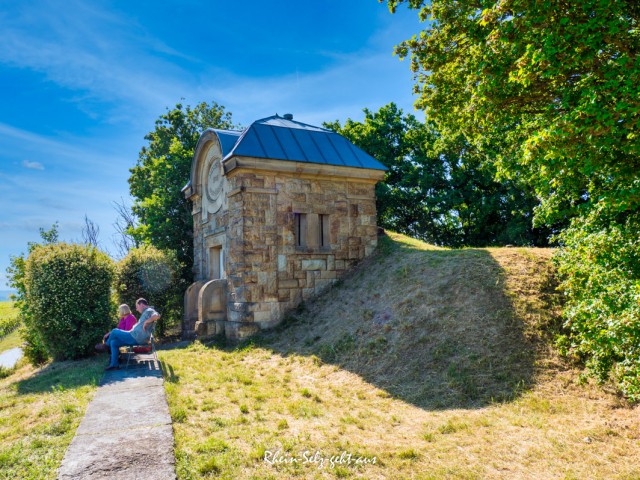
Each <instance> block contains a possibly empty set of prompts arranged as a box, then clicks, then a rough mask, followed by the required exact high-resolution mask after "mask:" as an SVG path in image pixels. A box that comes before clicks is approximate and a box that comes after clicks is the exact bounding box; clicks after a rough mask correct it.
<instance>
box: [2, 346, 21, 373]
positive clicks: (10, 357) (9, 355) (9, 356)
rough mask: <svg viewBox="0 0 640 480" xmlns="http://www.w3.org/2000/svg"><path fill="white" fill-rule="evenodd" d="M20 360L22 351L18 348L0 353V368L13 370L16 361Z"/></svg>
mask: <svg viewBox="0 0 640 480" xmlns="http://www.w3.org/2000/svg"><path fill="white" fill-rule="evenodd" d="M21 358H22V349H21V348H20V347H15V348H10V349H9V350H5V351H4V352H2V353H0V367H4V368H13V367H14V366H15V364H16V363H18V360H20V359H21Z"/></svg>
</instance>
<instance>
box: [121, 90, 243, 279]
mask: <svg viewBox="0 0 640 480" xmlns="http://www.w3.org/2000/svg"><path fill="white" fill-rule="evenodd" d="M207 128H221V129H233V128H236V125H234V124H233V122H232V119H231V113H229V112H225V109H224V107H223V106H221V105H218V104H217V103H215V102H212V103H211V104H208V103H206V102H202V103H199V104H198V105H196V106H195V107H194V108H191V107H190V106H188V105H187V106H186V107H183V105H182V104H180V103H178V104H177V105H176V106H175V108H173V109H172V110H168V111H167V112H166V113H165V114H163V115H160V117H159V118H158V119H157V120H156V122H155V129H154V130H153V131H152V132H149V133H148V134H147V135H146V136H145V137H144V138H145V140H147V141H148V142H149V143H148V145H147V146H144V147H142V149H141V150H140V154H139V156H138V161H137V163H136V165H135V166H134V167H133V168H131V170H130V172H131V176H130V177H129V188H130V192H131V195H132V196H133V197H134V204H133V207H132V210H133V212H134V214H135V215H136V216H137V217H138V220H139V225H138V226H136V227H134V228H133V232H132V233H133V236H134V238H135V239H136V240H137V241H138V242H140V243H144V244H151V245H153V246H155V247H157V248H159V249H161V250H174V251H175V252H176V255H177V258H178V261H179V262H180V263H181V264H182V266H183V268H182V274H181V277H182V278H183V279H184V280H186V281H190V280H191V276H192V274H191V269H192V266H193V217H192V216H191V204H190V202H189V201H187V200H186V199H185V198H184V195H183V194H182V192H181V189H182V187H184V186H185V185H186V184H187V182H188V181H189V177H190V171H191V160H192V158H193V153H194V150H195V147H196V144H197V142H198V138H199V137H200V134H201V133H202V132H203V131H204V130H205V129H207Z"/></svg>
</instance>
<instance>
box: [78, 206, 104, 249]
mask: <svg viewBox="0 0 640 480" xmlns="http://www.w3.org/2000/svg"><path fill="white" fill-rule="evenodd" d="M99 236H100V227H99V226H98V225H97V224H96V223H95V222H94V221H93V220H91V219H90V218H89V217H88V216H87V215H86V214H85V216H84V226H83V227H82V243H84V244H85V245H93V246H94V247H97V246H98V243H99V241H98V237H99Z"/></svg>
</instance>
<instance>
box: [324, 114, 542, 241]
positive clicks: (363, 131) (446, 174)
mask: <svg viewBox="0 0 640 480" xmlns="http://www.w3.org/2000/svg"><path fill="white" fill-rule="evenodd" d="M364 113H365V119H364V122H355V121H353V120H351V119H348V120H347V121H346V123H345V125H344V126H341V125H340V123H339V122H337V121H336V122H332V123H325V127H327V128H330V129H332V130H334V131H336V132H338V133H340V134H341V135H343V136H345V137H346V138H348V139H349V140H351V141H352V142H353V143H355V144H356V145H358V146H359V147H360V148H362V149H363V150H365V151H367V152H368V153H370V154H371V155H373V156H374V157H375V158H377V159H378V160H379V161H381V162H382V163H383V164H384V165H385V166H386V167H387V168H388V171H387V174H386V175H385V178H384V180H383V181H382V182H380V183H378V185H377V186H376V200H377V210H378V223H379V225H381V226H383V227H385V228H390V229H392V230H396V231H399V232H401V233H405V234H408V235H411V236H413V237H416V238H420V239H423V240H427V241H430V242H433V243H436V244H439V245H448V246H462V245H473V246H484V245H496V244H508V243H511V244H518V245H530V244H537V245H538V244H545V243H546V241H547V236H545V234H544V233H545V232H542V231H540V230H534V229H533V228H532V216H531V214H530V211H531V209H532V208H533V206H534V205H535V203H536V200H535V198H533V197H532V195H531V194H530V192H529V191H528V190H526V189H524V188H523V186H521V185H517V184H516V183H515V182H514V181H511V180H503V181H500V182H498V181H496V180H495V178H494V177H495V167H494V166H493V165H492V164H491V163H489V162H487V161H486V160H485V159H484V157H483V156H482V155H481V154H480V153H479V152H477V150H476V149H474V148H473V147H472V146H471V145H469V143H468V142H466V141H465V139H464V138H463V137H460V136H458V137H456V138H454V139H451V140H449V139H445V138H443V137H442V136H441V135H440V134H439V132H438V131H437V130H436V128H435V125H434V124H433V122H426V123H422V122H420V121H418V120H417V119H416V118H415V117H414V116H413V115H410V114H407V115H403V113H402V110H401V109H398V108H397V107H396V105H395V104H393V103H390V104H389V105H386V106H384V107H382V108H381V109H380V110H379V111H378V112H375V113H374V112H371V111H369V110H368V109H365V110H364Z"/></svg>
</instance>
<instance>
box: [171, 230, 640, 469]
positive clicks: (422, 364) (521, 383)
mask: <svg viewBox="0 0 640 480" xmlns="http://www.w3.org/2000/svg"><path fill="white" fill-rule="evenodd" d="M551 254H552V251H551V250H548V249H463V250H446V249H438V248H435V247H432V246H429V245H427V244H424V243H422V242H418V241H415V240H411V239H407V237H403V236H398V235H392V236H390V238H387V239H383V242H382V248H381V250H380V252H379V254H378V256H377V257H376V258H374V259H372V260H370V261H367V262H364V263H363V264H362V265H361V266H360V267H359V268H358V270H356V271H355V272H354V273H353V274H351V275H349V276H347V277H345V278H343V279H342V281H341V283H340V285H339V286H334V288H333V289H332V290H330V291H329V292H328V293H327V294H326V295H325V296H323V297H321V298H319V299H318V300H317V301H315V302H308V303H307V304H306V305H305V309H304V311H301V312H296V314H295V321H290V322H289V323H288V324H287V325H286V326H285V327H282V328H279V329H276V331H274V332H273V333H270V334H266V335H263V336H260V337H257V338H254V339H252V340H251V341H250V342H247V343H245V344H241V345H239V346H237V347H233V346H226V345H225V342H224V341H217V342H216V343H215V344H211V345H209V346H205V345H202V344H199V343H196V344H194V345H192V346H190V347H188V348H186V349H177V350H168V351H162V352H160V359H161V361H162V362H163V364H164V367H165V371H166V372H167V377H166V382H165V388H166V391H167V397H168V401H169V408H170V412H171V415H172V418H173V419H174V433H175V442H176V459H177V473H178V478H179V479H181V480H185V479H201V478H228V479H257V478H260V479H266V478H273V479H276V478H278V479H279V478H301V479H302V478H304V479H307V478H310V479H314V478H318V479H320V478H322V479H326V478H354V479H364V478H366V479H387V478H393V479H413V478H421V479H427V478H433V479H441V478H451V479H454V478H455V479H463V478H464V479H469V478H478V479H480V478H482V479H485V478H489V479H503V478H599V479H609V478H620V479H621V478H639V477H640V457H639V456H638V455H637V451H638V448H640V423H639V422H638V420H637V418H638V413H639V412H638V408H639V407H633V406H630V405H627V404H625V403H624V402H623V401H622V400H621V399H620V398H618V397H616V396H615V395H611V394H609V393H607V392H605V391H604V390H602V389H601V388H600V387H598V386H595V385H592V384H589V383H581V382H580V381H579V379H578V371H577V370H576V369H575V368H574V367H573V366H572V365H570V364H567V363H566V362H565V361H563V360H562V359H560V358H559V357H558V355H556V354H555V353H554V351H553V349H552V348H551V347H550V345H551V344H552V338H551V337H552V335H550V332H552V331H553V329H554V328H555V326H556V325H557V321H558V311H559V308H558V305H559V304H558V299H557V294H555V293H554V291H553V289H552V288H548V286H549V285H550V284H551V285H552V282H551V280H552V274H553V271H552V268H551V265H550V263H549V258H550V256H551ZM550 282H551V283H550ZM585 439H588V440H585ZM305 452H307V455H313V454H314V453H315V452H318V454H319V456H320V457H319V458H324V459H325V463H324V465H323V466H322V467H321V468H319V466H318V463H317V462H316V463H313V462H310V461H307V462H305ZM343 452H345V453H344V454H349V453H350V454H351V455H352V457H351V458H356V457H360V458H364V459H369V460H372V459H373V458H375V459H376V462H375V463H371V462H370V463H360V464H355V463H352V464H345V463H338V462H335V461H334V463H333V465H332V464H331V462H330V461H329V460H330V459H331V457H335V458H340V455H344V454H343ZM274 456H275V457H276V458H280V460H281V461H280V462H272V463H270V462H268V461H266V457H269V458H274ZM335 458H334V459H335ZM296 459H297V461H294V460H296Z"/></svg>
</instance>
